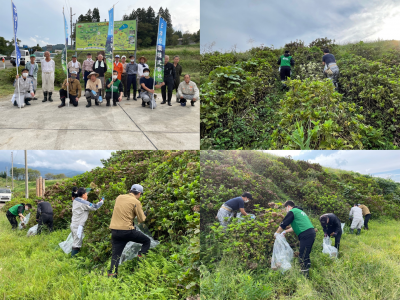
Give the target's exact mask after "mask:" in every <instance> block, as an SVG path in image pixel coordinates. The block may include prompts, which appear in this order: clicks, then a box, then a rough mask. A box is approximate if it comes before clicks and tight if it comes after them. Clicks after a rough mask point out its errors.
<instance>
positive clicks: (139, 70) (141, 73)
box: [138, 64, 149, 78]
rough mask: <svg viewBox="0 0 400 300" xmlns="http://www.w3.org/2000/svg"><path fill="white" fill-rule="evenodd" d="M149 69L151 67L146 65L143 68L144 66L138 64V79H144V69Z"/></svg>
mask: <svg viewBox="0 0 400 300" xmlns="http://www.w3.org/2000/svg"><path fill="white" fill-rule="evenodd" d="M148 67H149V65H148V64H144V67H143V66H142V64H138V78H140V77H142V75H143V69H144V68H148Z"/></svg>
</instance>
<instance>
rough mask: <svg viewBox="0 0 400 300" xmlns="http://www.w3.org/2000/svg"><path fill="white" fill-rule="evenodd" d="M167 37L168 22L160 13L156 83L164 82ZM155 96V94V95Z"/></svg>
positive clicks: (155, 68)
mask: <svg viewBox="0 0 400 300" xmlns="http://www.w3.org/2000/svg"><path fill="white" fill-rule="evenodd" d="M166 37H167V22H165V20H164V19H163V18H161V16H160V15H158V32H157V43H156V44H157V46H156V60H155V64H154V82H153V90H154V85H155V84H157V83H162V82H164V59H165V42H166ZM153 97H154V95H153Z"/></svg>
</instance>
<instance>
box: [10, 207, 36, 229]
mask: <svg viewBox="0 0 400 300" xmlns="http://www.w3.org/2000/svg"><path fill="white" fill-rule="evenodd" d="M31 208H32V205H31V204H29V203H28V204H24V203H21V204H17V205H14V206H13V207H10V208H9V210H7V212H6V216H7V219H8V221H9V222H10V224H11V227H12V229H16V228H17V227H18V222H17V219H16V217H18V216H19V219H20V220H21V224H22V226H25V224H24V219H25V217H24V215H23V213H24V212H25V211H28V210H29V209H31Z"/></svg>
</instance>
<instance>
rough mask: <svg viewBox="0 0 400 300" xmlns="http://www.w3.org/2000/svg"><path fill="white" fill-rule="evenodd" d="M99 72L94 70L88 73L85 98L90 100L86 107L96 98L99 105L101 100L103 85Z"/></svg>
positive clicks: (95, 101)
mask: <svg viewBox="0 0 400 300" xmlns="http://www.w3.org/2000/svg"><path fill="white" fill-rule="evenodd" d="M97 77H99V74H97V73H96V72H92V73H90V74H89V75H88V78H89V80H88V81H87V83H86V89H85V98H86V100H87V102H88V104H87V105H86V107H91V106H92V99H94V104H95V105H99V99H100V100H101V91H102V89H103V85H102V83H101V81H100V79H99V78H97Z"/></svg>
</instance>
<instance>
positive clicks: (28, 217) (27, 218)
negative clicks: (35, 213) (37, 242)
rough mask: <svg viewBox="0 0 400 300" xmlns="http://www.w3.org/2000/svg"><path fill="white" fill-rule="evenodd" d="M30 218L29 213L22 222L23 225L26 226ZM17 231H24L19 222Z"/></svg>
mask: <svg viewBox="0 0 400 300" xmlns="http://www.w3.org/2000/svg"><path fill="white" fill-rule="evenodd" d="M30 217H31V213H29V214H27V215H26V216H25V218H24V222H23V223H24V225H26V224H28V222H29V219H30ZM18 229H24V227H22V222H19V224H18Z"/></svg>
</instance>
